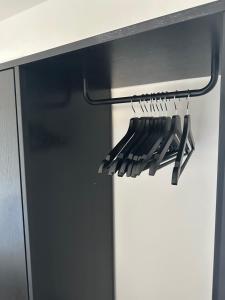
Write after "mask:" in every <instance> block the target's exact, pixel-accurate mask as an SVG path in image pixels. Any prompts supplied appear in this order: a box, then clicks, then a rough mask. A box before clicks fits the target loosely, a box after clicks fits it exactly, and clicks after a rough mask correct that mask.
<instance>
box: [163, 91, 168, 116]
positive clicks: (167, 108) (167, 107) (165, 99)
mask: <svg viewBox="0 0 225 300" xmlns="http://www.w3.org/2000/svg"><path fill="white" fill-rule="evenodd" d="M166 102H167V98H166V96H165V100H164V105H165V109H166V116H168V107H167V104H166Z"/></svg>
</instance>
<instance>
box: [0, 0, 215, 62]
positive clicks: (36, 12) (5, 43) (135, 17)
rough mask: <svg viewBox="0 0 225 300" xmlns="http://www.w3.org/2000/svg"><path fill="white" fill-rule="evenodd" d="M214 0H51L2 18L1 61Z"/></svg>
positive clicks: (0, 27)
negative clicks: (4, 18)
mask: <svg viewBox="0 0 225 300" xmlns="http://www.w3.org/2000/svg"><path fill="white" fill-rule="evenodd" d="M208 2H213V1H212V0H185V1H179V0H173V1H167V0H139V1H136V0H123V1H121V0H108V1H105V0H95V1H87V0H82V1H75V0H48V1H45V2H43V3H42V4H40V5H37V6H35V7H33V8H31V9H28V10H26V11H24V12H22V13H20V14H17V15H15V16H13V17H11V18H8V19H6V20H4V21H2V22H0V36H1V45H0V63H1V62H5V61H9V60H12V59H15V58H19V57H23V56H26V55H29V54H32V53H36V52H40V51H43V50H47V49H50V48H54V47H57V46H60V45H64V44H67V43H71V42H74V41H77V40H81V39H84V38H87V37H90V36H93V35H96V34H100V33H103V32H107V31H111V30H114V29H118V28H121V27H124V26H128V25H131V24H135V23H138V22H142V21H145V20H148V19H152V18H155V17H158V16H162V15H166V14H169V13H173V12H176V11H179V10H183V9H187V8H190V7H194V6H198V5H201V4H205V3H208Z"/></svg>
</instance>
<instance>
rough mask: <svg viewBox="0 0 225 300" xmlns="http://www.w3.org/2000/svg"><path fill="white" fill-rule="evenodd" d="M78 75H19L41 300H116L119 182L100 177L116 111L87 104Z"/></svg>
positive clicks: (35, 281) (46, 71)
mask: <svg viewBox="0 0 225 300" xmlns="http://www.w3.org/2000/svg"><path fill="white" fill-rule="evenodd" d="M76 71H77V70H76V69H75V70H74V73H73V74H72V76H71V77H70V74H69V73H68V72H67V69H66V68H65V69H55V66H54V68H53V69H52V68H51V67H49V65H42V66H41V68H40V69H37V68H36V65H35V64H34V65H33V66H31V67H28V68H26V66H25V67H21V68H20V83H21V109H22V123H23V140H24V157H25V181H26V188H27V209H28V224H29V233H30V253H31V270H32V285H33V298H34V300H112V299H114V296H113V293H114V291H113V289H114V287H113V280H114V278H113V248H114V247H113V205H112V178H111V177H107V176H101V175H99V174H98V172H97V171H98V165H99V163H100V161H101V159H102V157H103V156H104V155H105V154H106V153H107V152H108V150H109V149H111V147H112V146H111V137H112V133H111V108H110V107H109V106H106V107H98V108H96V107H92V106H90V105H88V104H87V103H86V102H85V100H84V98H83V95H82V80H81V79H82V78H81V77H79V73H77V72H76ZM99 72H100V71H99ZM99 78H100V77H99ZM101 84H102V83H101ZM104 87H105V96H110V93H109V90H108V86H107V83H105V86H104ZM93 89H94V91H95V90H97V89H98V86H97V83H96V85H95V87H93ZM103 96H104V94H103ZM103 125H104V126H103Z"/></svg>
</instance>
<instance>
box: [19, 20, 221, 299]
mask: <svg viewBox="0 0 225 300" xmlns="http://www.w3.org/2000/svg"><path fill="white" fill-rule="evenodd" d="M160 27H161V28H157V29H154V28H153V29H152V30H151V31H146V32H142V33H139V34H136V35H132V36H128V37H126V38H121V39H117V40H110V35H109V41H108V42H106V43H103V44H101V43H100V44H99V45H97V46H90V47H87V48H84V49H77V50H76V51H73V52H70V53H67V54H63V55H60V56H56V57H52V58H48V59H43V60H40V61H37V62H32V63H29V64H25V65H23V66H21V67H20V80H21V105H22V125H23V131H24V133H23V134H24V135H23V143H24V153H25V174H26V186H27V196H26V197H27V209H28V216H29V224H28V225H29V232H30V241H29V242H30V247H31V268H32V274H33V275H32V276H33V278H32V282H33V290H34V295H35V297H36V298H35V299H56V298H57V299H65V295H67V298H66V299H79V300H82V299H85V300H86V299H98V300H101V299H102V300H103V299H104V300H105V299H107V300H110V299H114V293H115V295H116V296H117V300H122V299H123V300H128V299H129V300H134V299H135V300H136V299H142V300H147V299H157V300H162V299H165V298H168V297H166V295H172V296H173V299H174V300H176V299H177V300H178V299H181V298H182V299H184V300H189V299H190V298H188V297H189V295H188V291H192V290H193V297H192V300H197V299H198V300H199V299H210V298H209V294H210V292H211V285H212V268H213V247H214V229H215V205H216V182H217V153H218V126H219V125H218V124H219V119H218V118H219V93H220V87H219V84H217V86H216V88H215V89H214V90H213V91H212V92H210V94H208V95H205V96H202V97H200V98H195V99H191V100H190V102H191V104H190V105H191V107H190V111H191V116H192V119H193V125H192V127H193V134H194V135H195V140H196V151H195V154H193V158H192V159H191V161H190V163H189V165H188V166H187V170H185V171H184V174H183V175H182V177H181V180H180V182H179V185H178V186H176V187H174V186H171V185H170V173H171V169H170V167H168V169H165V170H162V171H159V173H157V174H156V176H155V177H150V176H148V175H147V174H143V176H140V177H139V178H137V179H131V178H126V177H124V178H118V177H116V176H115V177H114V178H112V177H110V176H104V175H101V174H98V167H99V164H100V162H101V160H102V159H103V158H104V157H105V156H106V154H107V153H108V152H109V150H110V149H112V147H113V145H115V144H116V142H117V141H118V140H119V139H120V138H121V137H122V136H123V134H124V133H125V132H126V129H127V127H128V124H129V119H130V118H131V117H132V110H131V106H130V104H129V103H128V104H118V105H113V106H111V105H96V106H94V105H90V104H88V103H87V102H86V101H85V99H84V96H83V78H84V77H85V78H86V80H87V81H88V89H89V94H90V95H91V97H92V98H94V99H97V98H103V97H104V98H110V97H111V96H120V95H124V96H127V95H133V94H143V93H147V92H150V93H151V92H152V91H155V92H161V91H164V90H170V89H172V90H176V89H182V88H185V89H189V88H192V87H194V88H195V87H196V88H199V87H201V86H204V85H205V84H206V83H207V82H208V80H209V76H210V71H211V51H212V40H213V39H214V38H216V40H217V37H218V35H219V34H220V28H221V16H220V15H212V16H208V17H203V18H199V19H194V20H190V21H188V22H182V23H179V24H175V25H171V26H168V27H164V26H163V24H161V25H160ZM184 102H185V100H181V102H180V103H178V109H180V111H181V114H184V113H185V109H186V106H185V105H186V104H185V103H184ZM135 108H136V109H137V111H138V112H139V107H138V103H136V104H135ZM170 109H171V110H172V109H173V108H170ZM181 274H182V275H181ZM140 278H142V279H141V280H140ZM138 279H139V280H138ZM74 286H76V288H74ZM184 291H187V293H186V292H184ZM182 293H183V294H182ZM56 295H57V296H56ZM184 295H186V298H184V297H185V296H184ZM54 296H55V298H54Z"/></svg>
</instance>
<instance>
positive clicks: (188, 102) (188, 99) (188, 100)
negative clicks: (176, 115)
mask: <svg viewBox="0 0 225 300" xmlns="http://www.w3.org/2000/svg"><path fill="white" fill-rule="evenodd" d="M189 104H190V92H189V90H188V97H187V115H188V114H189Z"/></svg>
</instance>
